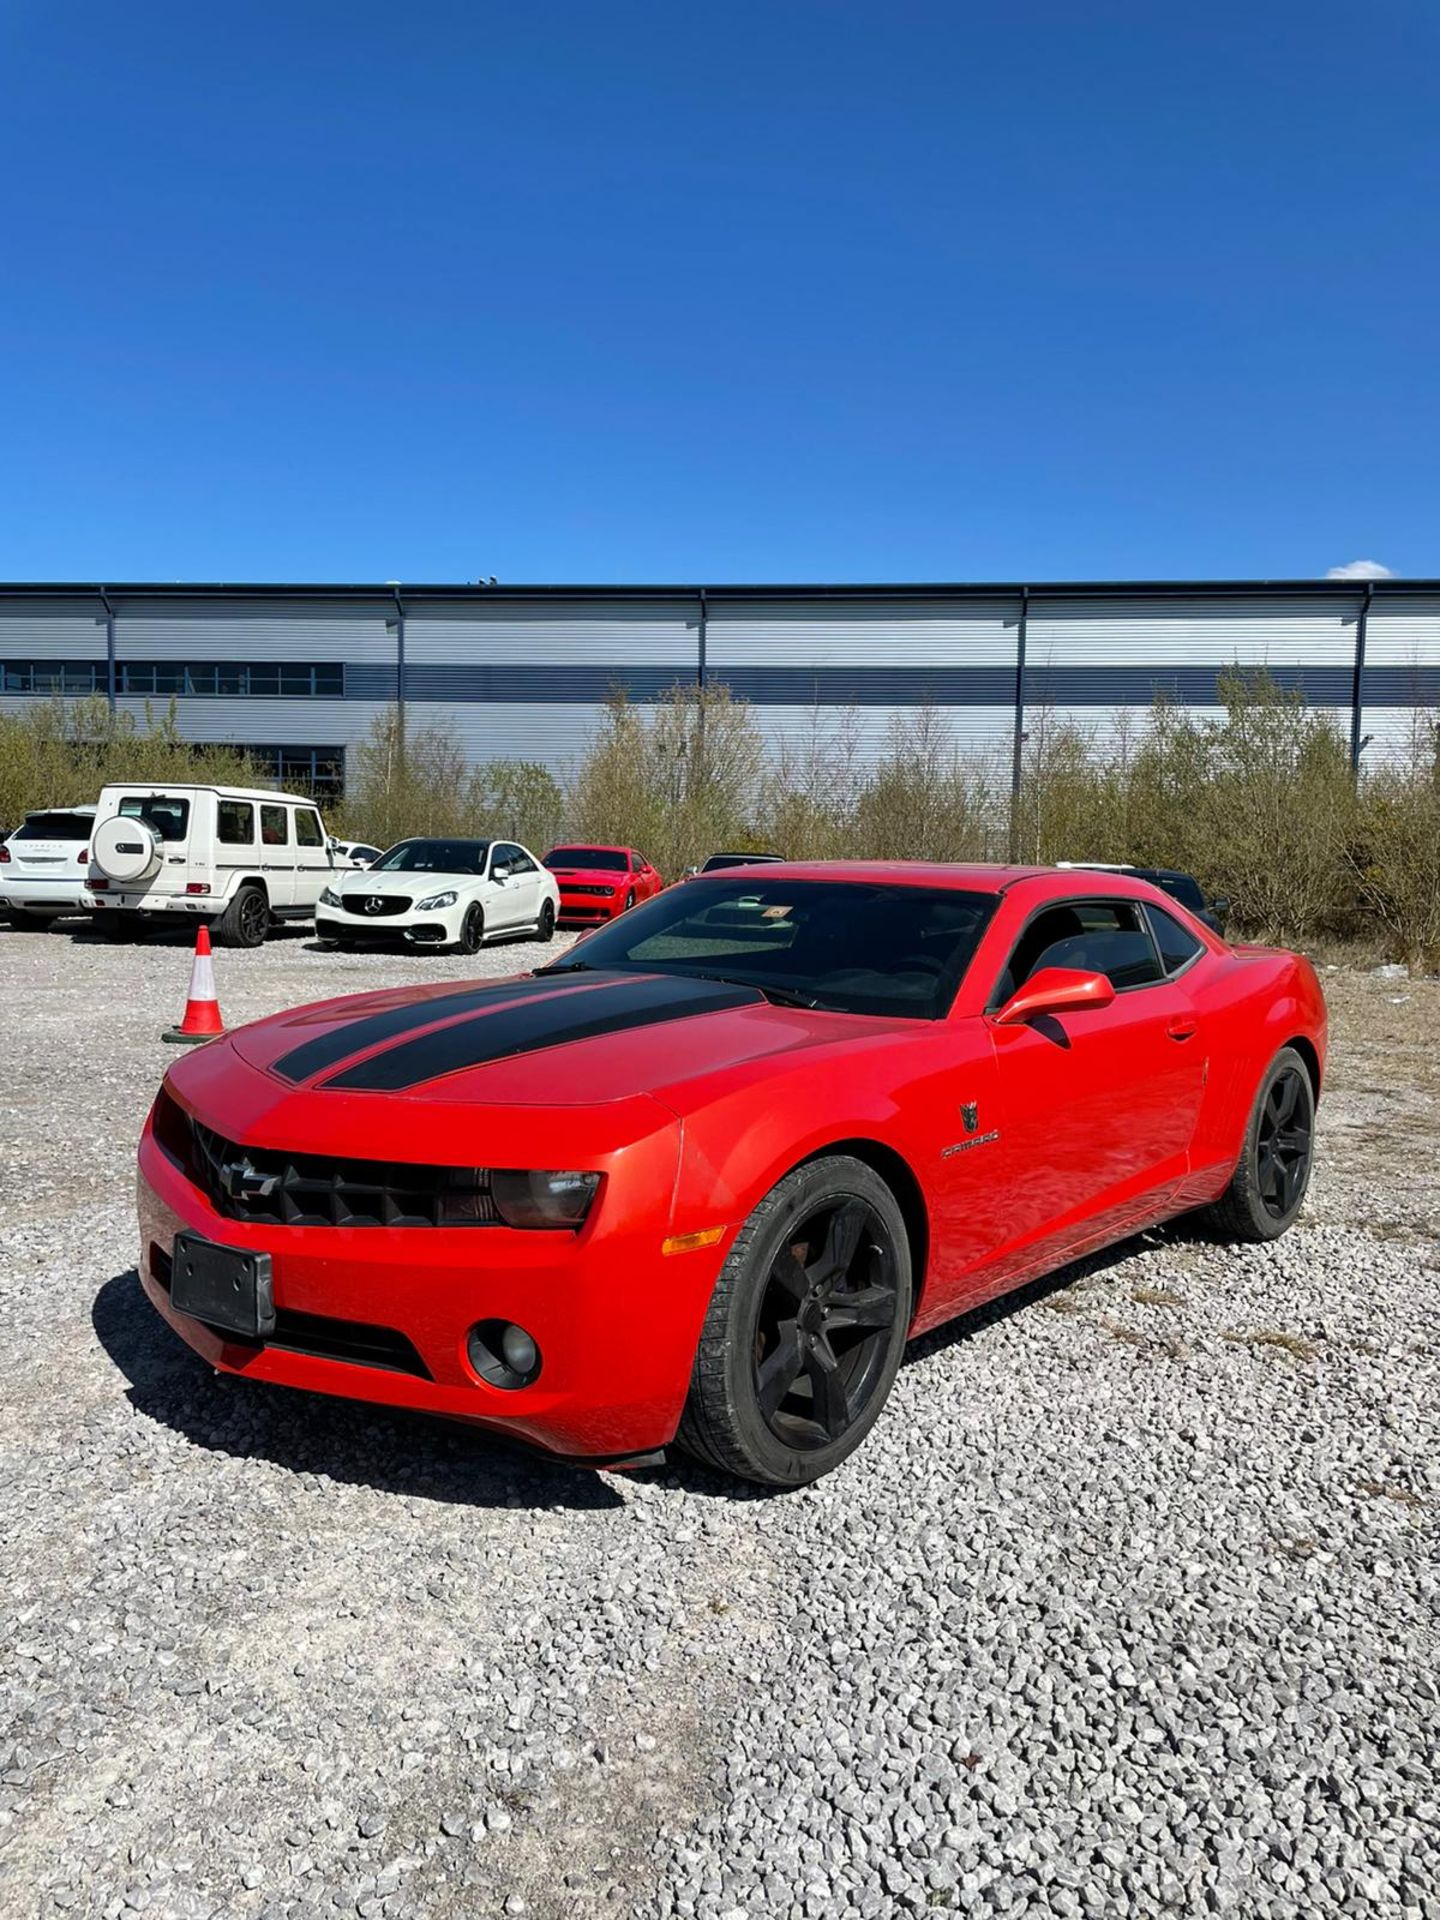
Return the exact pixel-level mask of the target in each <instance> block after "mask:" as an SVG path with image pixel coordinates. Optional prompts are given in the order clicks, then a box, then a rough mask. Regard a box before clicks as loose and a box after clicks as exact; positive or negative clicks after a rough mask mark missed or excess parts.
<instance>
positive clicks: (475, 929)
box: [455, 900, 485, 953]
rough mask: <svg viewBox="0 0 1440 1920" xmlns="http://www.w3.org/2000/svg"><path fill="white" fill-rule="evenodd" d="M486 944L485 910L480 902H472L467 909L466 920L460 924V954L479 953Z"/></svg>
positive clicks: (458, 944) (457, 949)
mask: <svg viewBox="0 0 1440 1920" xmlns="http://www.w3.org/2000/svg"><path fill="white" fill-rule="evenodd" d="M484 944H485V909H484V908H483V907H482V906H481V904H480V902H479V901H478V900H472V901H471V902H470V905H469V906H468V907H467V908H466V909H465V918H464V919H463V920H462V921H461V922H460V938H459V939H458V940H457V941H456V943H455V947H456V951H457V952H459V953H478V952H479V951H480V949H481V947H482V946H483V945H484Z"/></svg>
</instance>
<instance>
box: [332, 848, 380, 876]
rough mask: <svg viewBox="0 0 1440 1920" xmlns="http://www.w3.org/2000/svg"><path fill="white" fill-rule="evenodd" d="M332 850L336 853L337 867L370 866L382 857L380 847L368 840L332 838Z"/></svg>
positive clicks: (352, 868)
mask: <svg viewBox="0 0 1440 1920" xmlns="http://www.w3.org/2000/svg"><path fill="white" fill-rule="evenodd" d="M330 851H331V852H332V853H333V854H334V855H335V864H336V866H337V867H348V868H350V869H351V870H352V871H353V870H354V869H355V868H356V867H369V866H373V865H374V863H375V862H376V861H377V860H378V859H379V858H380V852H381V850H380V848H379V847H372V846H371V845H370V844H369V842H368V841H366V840H332V841H331V842H330Z"/></svg>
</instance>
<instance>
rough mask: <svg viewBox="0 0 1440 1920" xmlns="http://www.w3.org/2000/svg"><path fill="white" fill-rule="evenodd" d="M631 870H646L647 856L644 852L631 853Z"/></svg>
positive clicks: (639, 871) (636, 871) (637, 871)
mask: <svg viewBox="0 0 1440 1920" xmlns="http://www.w3.org/2000/svg"><path fill="white" fill-rule="evenodd" d="M630 871H631V872H632V873H643V872H644V871H645V856H644V854H643V853H632V854H631V855H630Z"/></svg>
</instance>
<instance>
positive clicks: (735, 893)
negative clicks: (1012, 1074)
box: [546, 869, 995, 1020]
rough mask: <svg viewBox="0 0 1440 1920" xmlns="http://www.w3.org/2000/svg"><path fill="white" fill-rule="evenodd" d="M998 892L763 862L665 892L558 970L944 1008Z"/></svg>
mask: <svg viewBox="0 0 1440 1920" xmlns="http://www.w3.org/2000/svg"><path fill="white" fill-rule="evenodd" d="M994 908H995V896H994V895H992V894H983V893H964V892H961V891H960V890H959V889H958V888H957V889H953V890H952V889H950V888H943V887H912V886H905V885H903V884H900V883H895V884H890V883H887V882H883V881H860V880H784V879H780V878H777V879H775V880H773V881H772V880H769V879H767V878H765V877H763V876H762V875H761V873H759V872H758V871H756V870H753V869H752V870H751V871H750V872H748V873H746V874H743V875H742V874H738V873H737V874H736V875H734V877H733V878H726V879H723V880H707V881H705V882H703V883H701V882H692V883H691V885H689V886H687V887H674V888H671V889H670V890H669V891H668V892H665V893H662V894H659V895H657V896H656V898H655V899H653V900H651V901H648V902H647V903H646V904H645V905H644V906H643V907H637V908H636V909H635V910H634V911H633V912H632V913H627V914H626V915H625V916H624V918H623V919H621V920H617V921H614V922H613V923H612V924H611V925H610V926H608V927H606V928H604V929H603V930H601V931H600V932H597V933H592V934H591V935H589V937H588V938H587V939H586V941H585V943H584V946H583V948H582V949H581V951H580V952H578V953H577V954H576V955H575V957H574V958H573V959H570V960H564V961H560V962H558V963H557V965H556V966H554V967H552V968H547V969H546V971H547V972H553V973H563V972H565V971H567V970H574V971H581V970H584V971H587V972H588V971H590V970H591V969H603V970H605V971H610V970H612V969H616V970H619V971H621V972H624V971H626V970H633V971H635V972H637V973H676V974H688V975H692V976H696V977H699V978H701V979H711V980H733V981H735V982H737V983H738V984H742V985H746V986H754V987H758V988H759V989H760V990H761V992H765V991H767V990H768V991H772V992H773V993H774V994H775V996H776V997H777V998H779V999H782V1000H785V1001H790V1002H793V1001H799V1002H800V1003H801V1004H804V1005H810V1006H817V1007H822V1008H826V1009H829V1010H831V1011H834V1012H837V1013H869V1014H883V1015H886V1016H890V1017H895V1018H900V1019H912V1020H939V1019H943V1017H944V1015H945V1014H946V1013H947V1012H948V1010H949V1007H950V1003H951V1001H952V1000H953V999H954V997H955V990H956V988H957V987H958V986H959V984H960V981H961V979H962V978H963V976H964V973H965V969H966V967H967V966H968V965H969V964H970V960H971V958H972V956H973V954H974V952H975V947H976V943H977V942H978V940H979V938H980V935H981V933H982V932H983V931H984V928H985V926H986V923H987V922H988V921H989V918H990V915H991V914H992V912H993V911H994Z"/></svg>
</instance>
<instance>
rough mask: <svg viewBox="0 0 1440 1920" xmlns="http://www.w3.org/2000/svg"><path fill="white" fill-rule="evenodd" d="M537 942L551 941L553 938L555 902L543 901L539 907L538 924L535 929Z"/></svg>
mask: <svg viewBox="0 0 1440 1920" xmlns="http://www.w3.org/2000/svg"><path fill="white" fill-rule="evenodd" d="M535 937H536V938H537V939H538V940H544V941H547V942H548V941H551V940H553V939H554V938H555V902H554V901H553V900H545V901H542V902H541V906H540V924H539V926H538V927H537V928H536V929H535Z"/></svg>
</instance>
